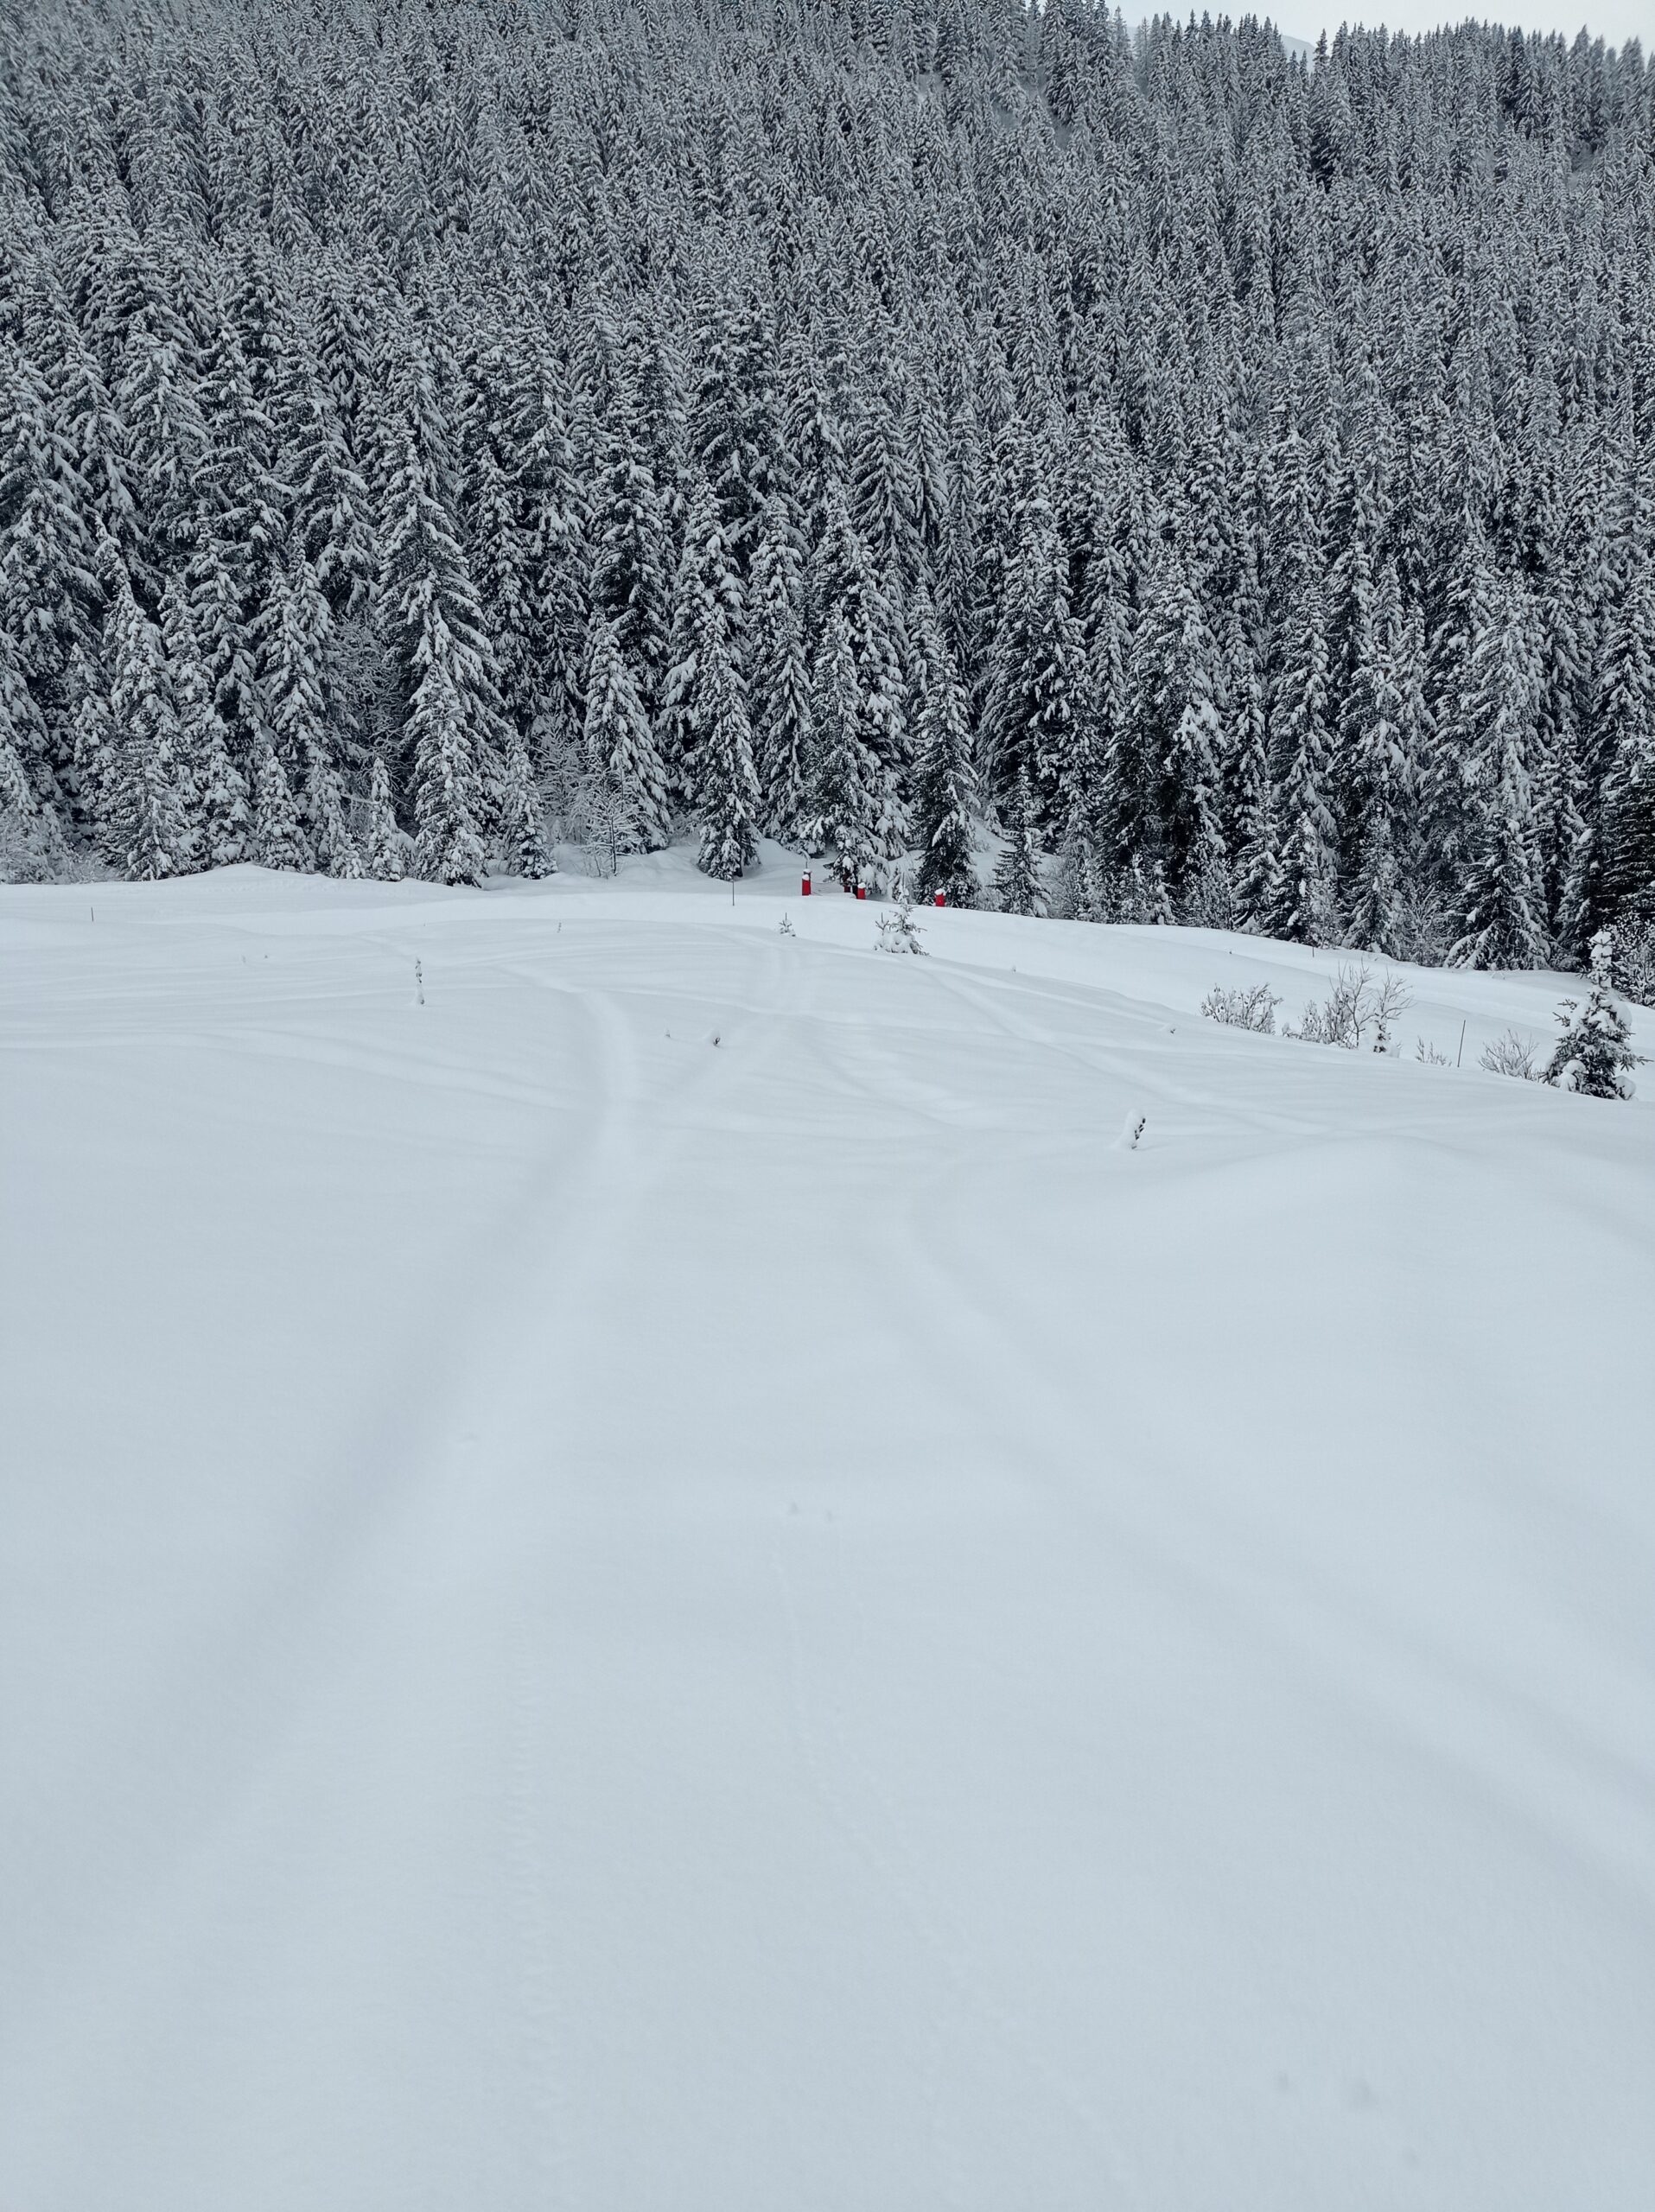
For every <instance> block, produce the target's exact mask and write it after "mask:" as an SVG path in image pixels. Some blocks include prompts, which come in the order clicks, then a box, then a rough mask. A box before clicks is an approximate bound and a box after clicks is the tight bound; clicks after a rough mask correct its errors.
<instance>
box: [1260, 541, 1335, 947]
mask: <svg viewBox="0 0 1655 2212" xmlns="http://www.w3.org/2000/svg"><path fill="white" fill-rule="evenodd" d="M1328 704H1329V700H1328V690H1327V636H1326V632H1325V630H1324V627H1323V613H1322V601H1321V588H1320V587H1319V586H1314V585H1313V586H1311V587H1310V588H1308V589H1307V591H1306V593H1305V594H1304V596H1303V597H1302V600H1300V601H1298V602H1297V603H1296V604H1295V606H1294V607H1292V609H1291V610H1290V613H1289V628H1288V632H1287V636H1286V641H1285V652H1284V658H1283V663H1282V665H1281V668H1280V669H1279V671H1277V675H1276V684H1275V687H1274V690H1273V692H1272V696H1271V699H1270V736H1271V743H1272V746H1273V748H1274V750H1275V753H1276V759H1277V760H1278V761H1279V762H1280V763H1281V764H1282V772H1281V785H1280V788H1281V798H1280V801H1279V804H1278V808H1277V821H1278V823H1279V825H1280V826H1279V836H1280V844H1279V846H1278V852H1279V855H1280V868H1281V874H1280V891H1279V894H1278V898H1277V903H1276V912H1275V913H1274V914H1273V915H1271V916H1270V928H1271V930H1272V931H1274V932H1275V934H1276V935H1277V936H1280V937H1285V938H1295V939H1296V940H1297V941H1298V942H1299V943H1300V944H1334V942H1336V941H1337V938H1338V932H1339V917H1338V904H1337V883H1338V877H1337V861H1336V854H1335V838H1336V835H1337V830H1336V825H1335V823H1334V810H1333V806H1332V804H1331V800H1330V796H1329V791H1328V764H1329V757H1330V753H1331V747H1332V740H1331V736H1330V734H1329V731H1328V727H1327V711H1328Z"/></svg>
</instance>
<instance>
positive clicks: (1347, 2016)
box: [0, 847, 1655, 2212]
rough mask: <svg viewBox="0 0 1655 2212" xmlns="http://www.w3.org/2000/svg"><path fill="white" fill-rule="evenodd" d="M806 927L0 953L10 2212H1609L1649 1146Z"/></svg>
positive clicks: (1431, 992)
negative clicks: (952, 2211)
mask: <svg viewBox="0 0 1655 2212" xmlns="http://www.w3.org/2000/svg"><path fill="white" fill-rule="evenodd" d="M798 892H799V882H798V875H797V871H796V868H795V867H794V866H793V864H792V863H791V862H790V861H788V860H787V858H786V855H782V854H780V852H779V851H778V850H777V849H775V848H773V847H767V848H766V852H765V866H764V868H763V869H762V870H761V873H760V874H759V875H758V876H757V877H756V879H753V880H748V881H743V882H742V883H740V884H738V885H737V886H736V887H735V893H734V896H733V899H732V895H731V893H730V892H729V887H727V886H719V885H710V884H708V883H706V882H705V881H703V880H702V879H700V878H699V877H697V876H696V875H695V874H694V873H693V871H692V870H691V868H690V866H689V864H688V862H687V861H686V859H685V857H684V855H682V854H675V855H668V856H665V857H662V858H659V859H657V860H654V861H632V862H627V863H625V864H623V867H622V869H621V874H620V875H619V876H618V877H617V878H615V879H614V880H606V881H597V880H590V879H588V878H585V877H583V876H581V875H579V874H571V873H565V874H560V875H558V876H556V877H554V878H552V879H551V880H549V881H547V882H545V883H544V884H539V885H521V884H517V883H509V882H504V881H496V882H491V883H490V884H489V885H488V886H487V887H485V888H484V889H482V890H481V891H455V892H442V891H438V890H435V889H433V888H431V887H428V886H422V885H416V884H408V885H402V886H396V887H385V886H375V885H369V884H338V883H330V882H326V881H319V880H301V879H297V878H282V877H277V876H274V875H270V874H264V873H261V872H259V871H257V870H252V869H247V868H237V869H232V870H229V871H226V872H224V873H222V874H216V875H213V876H211V877H203V878H196V879H192V880H186V881H182V882H179V883H175V884H168V885H164V886H140V885H116V884H98V885H92V886H80V887H55V888H50V889H27V890H25V889H14V890H9V891H3V892H0V1162H3V1169H0V1173H3V1188H0V1408H3V1414H0V1421H3V1427H0V1438H3V1443H0V2206H3V2207H4V2208H5V2212H297V2208H301V2207H302V2208H304V2212H381V2208H383V2212H417V2209H423V2208H429V2209H430V2212H452V2209H453V2208H457V2207H462V2206H463V2207H467V2208H474V2212H519V2208H520V2212H550V2208H553V2207H570V2208H590V2209H591V2212H806V2208H820V2212H886V2208H888V2212H928V2209H929V2208H933V2207H935V2208H939V2212H941V2209H942V2208H970V2212H1020V2208H1028V2212H1064V2209H1065V2208H1074V2212H1102V2209H1103V2208H1116V2207H1120V2208H1144V2212H1162V2208H1166V2212H1173V2208H1194V2209H1196V2212H1206V2209H1207V2208H1210V2209H1211V2212H1254V2209H1256V2212H1332V2209H1333V2208H1339V2212H1358V2209H1359V2208H1373V2212H1380V2209H1381V2208H1384V2212H1395V2208H1410V2212H1411V2208H1416V2207H1418V2208H1424V2207H1430V2208H1441V2212H1565V2208H1582V2212H1634V2208H1642V2207H1644V2206H1646V2205H1647V2204H1648V2203H1649V2202H1650V2190H1651V2176H1652V2174H1655V2086H1652V2085H1655V1818H1652V1815H1655V1357H1652V1319H1655V1109H1652V1106H1651V1104H1650V1103H1649V1101H1650V1098H1651V1097H1652V1096H1655V1085H1652V1084H1651V1083H1650V1082H1649V1081H1647V1080H1646V1081H1645V1083H1644V1084H1643V1090H1644V1094H1645V1095H1644V1096H1640V1097H1639V1098H1636V1099H1634V1100H1633V1101H1632V1102H1630V1103H1621V1102H1619V1101H1602V1100H1596V1099H1590V1098H1582V1097H1575V1096H1567V1095H1564V1094H1563V1093H1562V1092H1559V1091H1557V1090H1551V1089H1548V1088H1546V1087H1545V1086H1544V1085H1542V1084H1532V1083H1524V1082H1519V1081H1515V1080H1511V1079H1507V1078H1505V1077H1499V1076H1497V1075H1493V1074H1491V1073H1486V1072H1484V1071H1482V1070H1481V1069H1480V1067H1479V1065H1478V1059H1479V1055H1480V1051H1481V1050H1482V1048H1483V1047H1484V1046H1487V1045H1488V1044H1490V1043H1491V1042H1492V1041H1493V1039H1496V1038H1498V1037H1499V1036H1500V1035H1501V1034H1502V1033H1504V1032H1505V1031H1506V1030H1507V1029H1508V1028H1512V1027H1515V1028H1517V1029H1518V1031H1520V1032H1523V1033H1526V1034H1528V1035H1531V1036H1532V1037H1534V1038H1536V1039H1540V1040H1542V1042H1543V1043H1544V1044H1547V1045H1549V1040H1550V1037H1551V1036H1552V1035H1553V1034H1554V1033H1555V1030H1554V1024H1553V1020H1552V1012H1553V1008H1554V1007H1555V1006H1556V1002H1557V1001H1559V1000H1560V999H1561V998H1562V997H1563V996H1564V995H1568V994H1569V991H1570V990H1571V988H1573V989H1574V990H1575V991H1576V992H1577V991H1578V982H1577V981H1575V982H1574V983H1573V984H1572V985H1571V982H1570V979H1568V978H1565V977H1563V976H1547V975H1535V974H1510V975H1507V974H1475V975H1471V974H1458V973H1454V974H1448V973H1431V972H1427V971H1421V970H1400V971H1397V972H1398V973H1399V974H1401V975H1402V976H1403V978H1404V982H1405V984H1406V987H1407V989H1408V991H1409V993H1410V995H1411V1001H1412V1002H1411V1004H1410V1006H1409V1007H1408V1009H1407V1011H1406V1012H1405V1013H1404V1014H1403V1015H1402V1017H1401V1020H1400V1024H1399V1030H1398V1037H1397V1043H1398V1046H1399V1050H1398V1052H1397V1053H1396V1054H1395V1055H1391V1056H1385V1055H1377V1054H1375V1053H1372V1052H1344V1051H1340V1050H1337V1049H1334V1048H1331V1047H1327V1046H1316V1045H1313V1044H1310V1043H1306V1042H1300V1041H1295V1040H1291V1039H1285V1038H1283V1037H1281V1036H1259V1035H1251V1034H1248V1033H1244V1032H1242V1031H1240V1030H1238V1029H1235V1028H1231V1027H1221V1026H1219V1024H1217V1023H1215V1022H1213V1021H1211V1020H1204V1019H1203V1018H1202V1016H1201V1015H1200V1011H1199V1009H1200V1005H1201V1002H1202V1001H1203V999H1204V998H1205V997H1206V995H1207V994H1208V993H1209V991H1211V990H1213V988H1214V987H1223V988H1227V989H1234V990H1241V989H1244V988H1251V986H1253V985H1255V984H1257V983H1260V982H1268V983H1269V984H1270V987H1271V988H1272V989H1273V990H1274V991H1275V992H1276V993H1277V994H1279V995H1280V996H1281V997H1282V998H1283V1001H1284V1005H1283V1019H1284V1020H1285V1019H1292V1020H1295V1021H1296V1019H1297V1017H1298V1015H1299V1013H1300V1009H1301V1008H1302V1006H1303V1004H1304V1003H1305V1001H1307V1000H1310V999H1315V998H1320V997H1321V996H1323V995H1325V993H1326V991H1327V988H1328V987H1329V986H1330V985H1331V984H1332V982H1333V981H1334V973H1335V970H1336V968H1337V965H1338V963H1339V962H1340V959H1341V958H1342V957H1346V956H1340V955H1339V954H1336V953H1333V952H1328V951H1322V952H1319V953H1312V952H1310V951H1309V950H1306V949H1305V948H1303V947H1300V946H1287V945H1280V944H1273V943H1270V942H1269V941H1266V940H1263V939H1258V938H1245V937H1238V936H1225V935H1220V934H1217V933H1213V932H1203V931H1194V930H1179V929H1159V930H1157V929H1149V928H1144V929H1127V928H1104V927H1092V926H1088V925H1082V924H1060V923H1054V922H1041V921H1034V920H1023V919H1019V918H1013V917H1002V916H996V915H991V914H979V913H966V912H952V911H945V912H934V911H927V912H916V914H915V915H914V917H913V919H914V922H915V923H916V924H917V925H919V926H920V929H921V931H922V932H923V933H922V935H921V937H920V946H921V949H922V952H923V955H924V957H890V955H889V952H888V950H887V949H886V948H887V946H888V944H889V943H890V942H893V941H894V935H895V933H893V932H887V933H886V934H885V937H884V938H882V936H881V933H880V932H879V931H878V929H877V926H876V925H877V921H878V919H879V918H881V917H882V916H885V915H887V914H888V911H889V910H888V908H886V907H883V906H880V905H878V904H872V903H861V902H858V901H856V900H854V899H845V898H843V897H841V896H840V895H839V894H838V893H837V891H830V892H826V893H824V892H823V891H822V890H821V889H820V888H819V887H818V892H817V894H816V895H815V896H813V897H812V898H811V899H801V898H800V897H799V895H798ZM94 912H95V918H94ZM784 918H785V919H786V923H787V925H788V927H787V928H786V930H784V929H783V928H782V926H781V924H782V921H783V919H784ZM1629 1018H1630V1019H1631V1020H1632V1024H1633V1033H1634V1038H1635V1039H1636V1040H1637V1041H1638V1042H1639V1043H1640V1044H1641V1046H1642V1047H1643V1049H1644V1050H1645V1051H1649V1050H1651V1049H1655V1046H1652V1041H1651V1033H1652V1029H1655V1017H1651V1016H1650V1015H1648V1014H1642V1013H1640V1012H1639V1010H1638V1009H1635V1008H1634V1009H1630V1010H1629ZM1416 1040H1417V1041H1416ZM1421 1043H1423V1046H1426V1047H1429V1048H1431V1049H1432V1050H1433V1051H1434V1052H1435V1054H1436V1055H1437V1060H1436V1062H1435V1063H1429V1064H1428V1063H1427V1062H1425V1061H1423V1060H1422V1059H1419V1058H1416V1057H1415V1055H1416V1050H1417V1049H1418V1047H1419V1044H1421ZM1542 1058H1544V1052H1543V1054H1542ZM1456 1060H1457V1061H1458V1063H1459V1065H1454V1063H1455V1061H1456ZM1645 1072H1646V1074H1647V1072H1648V1071H1645Z"/></svg>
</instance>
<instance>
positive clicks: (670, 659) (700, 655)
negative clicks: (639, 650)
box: [657, 478, 743, 795]
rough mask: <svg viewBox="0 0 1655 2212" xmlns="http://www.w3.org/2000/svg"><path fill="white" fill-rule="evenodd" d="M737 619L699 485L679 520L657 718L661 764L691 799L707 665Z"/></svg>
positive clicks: (728, 551)
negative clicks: (680, 546) (679, 549)
mask: <svg viewBox="0 0 1655 2212" xmlns="http://www.w3.org/2000/svg"><path fill="white" fill-rule="evenodd" d="M742 616H743V604H742V585H741V579H740V577H739V575H737V573H736V569H735V556H734V553H733V550H732V548H731V546H730V543H729V536H728V534H727V531H726V529H725V525H724V523H723V520H722V517H721V516H720V514H719V512H718V503H717V500H716V499H715V497H714V495H713V491H712V486H710V484H709V483H708V482H707V481H706V480H705V479H704V478H703V479H701V480H699V481H697V484H696V486H695V488H694V490H693V491H692V492H691V496H690V506H689V512H688V514H687V515H686V517H685V518H684V553H683V556H682V558H681V559H680V560H679V563H678V576H677V580H676V582H675V583H674V586H673V594H672V638H671V640H670V643H669V645H668V649H667V667H666V673H665V677H664V679H663V681H662V683H661V688H660V712H659V716H658V718H657V728H658V733H659V745H660V750H661V757H662V759H663V760H664V761H665V764H666V766H667V769H668V772H669V773H670V774H671V776H672V779H673V780H674V782H675V783H676V785H678V789H679V790H680V791H684V793H686V794H689V795H693V793H694V791H695V790H696V788H697V766H696V754H697V751H698V750H699V748H700V747H701V744H702V742H703V740H704V738H705V736H706V734H707V731H708V729H709V728H710V720H711V713H712V687H711V682H710V674H709V669H708V662H709V658H710V656H711V655H714V654H716V653H717V652H722V653H724V654H725V655H726V656H728V655H729V652H730V650H731V641H732V639H735V638H736V637H737V636H739V634H740V632H741V629H742Z"/></svg>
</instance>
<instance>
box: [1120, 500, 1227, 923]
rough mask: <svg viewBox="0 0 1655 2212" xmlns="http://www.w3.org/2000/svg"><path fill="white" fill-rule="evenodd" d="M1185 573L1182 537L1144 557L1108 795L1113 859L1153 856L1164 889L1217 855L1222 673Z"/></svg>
mask: <svg viewBox="0 0 1655 2212" xmlns="http://www.w3.org/2000/svg"><path fill="white" fill-rule="evenodd" d="M1190 571H1191V550H1190V547H1189V544H1188V543H1187V540H1186V539H1184V538H1183V537H1176V538H1174V539H1173V540H1170V541H1168V543H1164V544H1162V546H1161V547H1160V548H1159V549H1158V550H1157V552H1156V554H1155V556H1154V566H1153V568H1152V569H1151V572H1150V575H1149V579H1148V582H1147V585H1146V591H1147V600H1146V604H1145V607H1144V609H1143V615H1142V618H1141V620H1140V621H1139V625H1138V629H1137V632H1136V637H1135V638H1134V639H1133V643H1132V649H1131V654H1130V662H1129V665H1128V690H1127V705H1126V714H1125V722H1124V727H1123V731H1122V736H1121V742H1120V744H1119V746H1118V747H1117V753H1116V758H1115V762H1114V765H1113V770H1112V773H1111V784H1110V799H1109V810H1110V817H1111V822H1112V823H1113V827H1114V831H1115V837H1116V842H1117V852H1118V854H1119V856H1120V858H1121V859H1122V860H1123V861H1126V860H1129V859H1130V858H1131V857H1132V856H1133V855H1138V856H1141V857H1143V858H1145V859H1146V860H1147V859H1155V860H1158V861H1160V862H1161V863H1162V867H1163V868H1164V870H1165V872H1166V874H1167V876H1168V879H1169V880H1170V882H1171V884H1172V885H1173V887H1174V889H1176V888H1178V887H1181V886H1182V885H1183V884H1185V883H1186V882H1193V881H1194V880H1197V879H1199V878H1200V876H1201V875H1202V874H1203V873H1205V872H1206V871H1207V870H1209V869H1214V868H1219V867H1221V866H1222V865H1223V861H1224V840H1223V831H1222V829H1221V827H1220V821H1219V815H1220V804H1221V792H1220V785H1221V759H1222V753H1223V750H1224V738H1223V728H1222V723H1221V721H1220V716H1219V698H1220V697H1221V696H1222V692H1223V681H1224V679H1223V671H1222V665H1221V659H1220V656H1219V649H1218V645H1217V642H1216V640H1215V639H1214V638H1213V632H1212V630H1211V628H1210V627H1209V626H1208V623H1207V620H1206V614H1205V613H1204V611H1203V609H1202V607H1201V603H1200V597H1199V595H1198V594H1197V593H1196V591H1195V588H1194V582H1193V580H1192V576H1191V573H1190Z"/></svg>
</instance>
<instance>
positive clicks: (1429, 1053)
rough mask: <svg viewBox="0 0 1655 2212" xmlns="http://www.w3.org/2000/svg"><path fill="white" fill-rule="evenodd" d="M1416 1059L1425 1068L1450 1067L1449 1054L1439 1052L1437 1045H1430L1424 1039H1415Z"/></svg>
mask: <svg viewBox="0 0 1655 2212" xmlns="http://www.w3.org/2000/svg"><path fill="white" fill-rule="evenodd" d="M1414 1058H1416V1060H1417V1061H1418V1062H1419V1063H1420V1065H1422V1066H1423V1067H1428V1068H1445V1067H1447V1066H1448V1054H1447V1053H1446V1052H1438V1051H1437V1049H1436V1047H1435V1045H1428V1044H1427V1043H1426V1042H1425V1039H1423V1037H1416V1038H1415V1039H1414Z"/></svg>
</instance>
